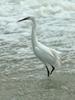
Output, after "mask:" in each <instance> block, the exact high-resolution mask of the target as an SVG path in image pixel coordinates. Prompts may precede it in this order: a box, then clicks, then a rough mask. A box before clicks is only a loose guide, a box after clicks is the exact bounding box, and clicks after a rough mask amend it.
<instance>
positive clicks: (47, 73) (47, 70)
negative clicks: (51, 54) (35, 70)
mask: <svg viewBox="0 0 75 100" xmlns="http://www.w3.org/2000/svg"><path fill="white" fill-rule="evenodd" d="M46 69H47V75H48V77H49V73H50V72H49V69H48V67H47V65H46Z"/></svg>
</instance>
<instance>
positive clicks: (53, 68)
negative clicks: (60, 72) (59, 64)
mask: <svg viewBox="0 0 75 100" xmlns="http://www.w3.org/2000/svg"><path fill="white" fill-rule="evenodd" d="M54 70H55V67H54V66H52V70H51V73H50V75H51V74H52V73H53V71H54Z"/></svg>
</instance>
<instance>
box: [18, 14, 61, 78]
mask: <svg viewBox="0 0 75 100" xmlns="http://www.w3.org/2000/svg"><path fill="white" fill-rule="evenodd" d="M24 20H31V21H32V34H31V41H32V47H33V51H34V54H35V55H36V56H37V57H38V58H39V59H40V60H41V61H42V63H43V64H44V65H45V67H46V70H47V75H48V77H49V75H51V74H52V73H53V71H54V70H55V67H56V66H60V62H61V61H60V52H59V51H57V50H55V49H53V48H48V47H47V46H45V45H44V44H42V43H40V42H39V41H38V39H37V37H36V34H35V30H36V22H35V18H34V17H31V16H29V17H26V18H23V19H20V20H18V22H21V21H24ZM48 65H50V66H51V67H52V70H51V71H49V68H48Z"/></svg>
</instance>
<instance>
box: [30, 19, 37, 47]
mask: <svg viewBox="0 0 75 100" xmlns="http://www.w3.org/2000/svg"><path fill="white" fill-rule="evenodd" d="M31 20H32V34H31V38H32V46H33V48H34V46H35V45H36V44H37V38H36V34H35V30H36V23H35V19H34V18H31Z"/></svg>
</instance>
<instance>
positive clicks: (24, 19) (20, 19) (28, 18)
mask: <svg viewBox="0 0 75 100" xmlns="http://www.w3.org/2000/svg"><path fill="white" fill-rule="evenodd" d="M28 19H30V17H26V18H23V19H20V20H18V21H17V22H21V21H24V20H28Z"/></svg>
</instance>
